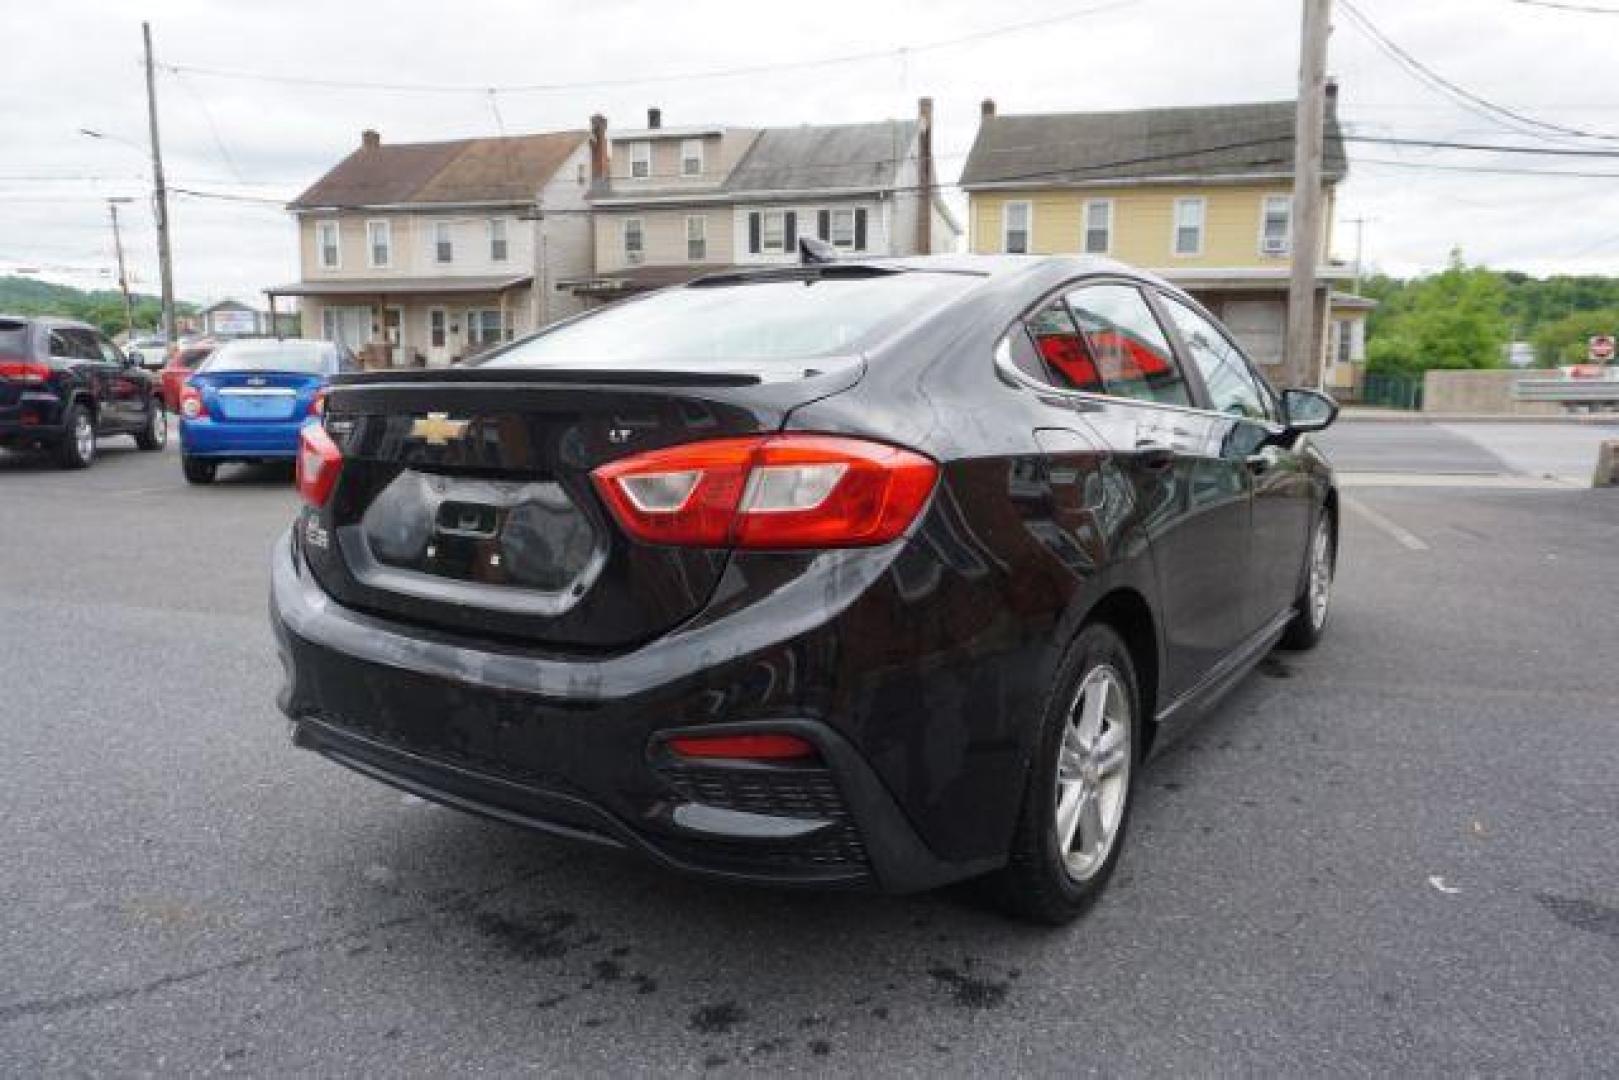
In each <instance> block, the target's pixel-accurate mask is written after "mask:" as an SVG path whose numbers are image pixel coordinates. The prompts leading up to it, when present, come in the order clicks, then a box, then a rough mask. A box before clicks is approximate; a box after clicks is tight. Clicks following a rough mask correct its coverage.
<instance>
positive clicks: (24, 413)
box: [0, 393, 65, 445]
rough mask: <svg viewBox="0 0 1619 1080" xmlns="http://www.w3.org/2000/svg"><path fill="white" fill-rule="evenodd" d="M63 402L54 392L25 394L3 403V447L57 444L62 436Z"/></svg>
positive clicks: (0, 420) (0, 413) (0, 412)
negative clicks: (35, 443)
mask: <svg viewBox="0 0 1619 1080" xmlns="http://www.w3.org/2000/svg"><path fill="white" fill-rule="evenodd" d="M62 413H63V409H62V399H61V398H60V397H58V396H57V395H55V394H50V393H21V394H18V395H16V397H15V399H14V400H13V401H12V402H11V403H10V404H0V445H5V444H11V443H30V442H54V441H56V440H57V439H60V438H61V437H62V434H63V431H64V430H65V429H64V428H63V426H62Z"/></svg>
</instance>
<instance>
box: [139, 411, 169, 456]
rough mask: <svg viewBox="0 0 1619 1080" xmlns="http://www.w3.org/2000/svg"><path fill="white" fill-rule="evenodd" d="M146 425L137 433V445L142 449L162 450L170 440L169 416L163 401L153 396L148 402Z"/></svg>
mask: <svg viewBox="0 0 1619 1080" xmlns="http://www.w3.org/2000/svg"><path fill="white" fill-rule="evenodd" d="M147 406H148V409H147V413H146V426H145V427H143V428H141V430H140V431H138V432H136V434H135V445H136V446H138V447H140V448H141V449H142V450H161V449H163V447H165V446H167V445H168V442H169V417H168V414H167V413H165V412H164V411H163V403H162V402H161V401H159V400H158V399H157V398H153V399H152V400H151V401H150V402H148V403H147Z"/></svg>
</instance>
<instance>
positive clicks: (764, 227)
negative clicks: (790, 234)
mask: <svg viewBox="0 0 1619 1080" xmlns="http://www.w3.org/2000/svg"><path fill="white" fill-rule="evenodd" d="M771 215H775V217H776V218H778V219H779V220H780V221H781V228H780V229H778V230H776V231H777V232H778V233H780V235H781V239H779V240H778V241H777V242H776V246H775V247H771V246H770V218H771ZM786 251H787V211H785V210H764V211H761V212H760V214H759V254H761V255H781V254H784V253H785V252H786Z"/></svg>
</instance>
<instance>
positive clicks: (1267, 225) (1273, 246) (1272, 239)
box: [1259, 195, 1293, 255]
mask: <svg viewBox="0 0 1619 1080" xmlns="http://www.w3.org/2000/svg"><path fill="white" fill-rule="evenodd" d="M1292 232H1293V200H1292V198H1291V197H1290V196H1287V195H1267V196H1265V216H1264V222H1263V224H1262V225H1261V226H1260V234H1259V250H1260V253H1261V254H1264V255H1286V254H1287V252H1288V246H1289V241H1290V240H1291V239H1292Z"/></svg>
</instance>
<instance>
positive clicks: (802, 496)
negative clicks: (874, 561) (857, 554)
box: [591, 434, 939, 549]
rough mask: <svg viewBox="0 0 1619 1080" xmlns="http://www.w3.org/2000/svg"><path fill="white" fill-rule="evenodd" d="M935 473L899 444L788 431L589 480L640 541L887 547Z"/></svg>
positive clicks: (705, 447) (611, 469)
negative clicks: (879, 545)
mask: <svg viewBox="0 0 1619 1080" xmlns="http://www.w3.org/2000/svg"><path fill="white" fill-rule="evenodd" d="M938 471H939V470H938V466H937V465H935V464H934V463H933V462H932V461H930V460H929V459H927V458H925V457H923V456H922V455H920V454H917V453H914V452H912V451H910V450H901V449H900V448H898V447H895V446H887V445H884V444H882V443H874V442H866V441H864V440H862V439H849V438H844V437H842V436H836V435H798V434H786V435H763V436H753V437H748V438H741V439H716V440H713V441H711V442H699V443H688V444H686V445H683V446H671V447H668V448H666V449H663V450H653V451H651V452H649V453H645V454H637V455H635V456H633V457H628V458H624V459H622V460H620V461H614V462H611V463H610V464H607V465H603V466H602V467H600V468H599V469H597V470H596V471H595V472H593V473H592V474H591V476H592V477H593V478H594V480H595V481H596V487H597V490H599V491H600V492H601V494H602V498H603V499H605V500H606V502H607V504H608V506H609V507H611V508H612V511H613V514H614V516H615V517H617V518H618V521H619V524H621V525H622V526H623V527H624V529H625V530H626V531H627V532H629V533H630V535H632V536H634V537H635V538H636V539H638V540H644V541H646V542H648V543H653V544H672V545H679V546H688V547H726V546H734V547H741V548H774V549H781V548H809V547H859V546H865V545H871V544H886V543H887V542H889V541H890V540H893V539H895V538H897V537H898V536H899V535H900V534H901V533H903V532H904V531H905V530H906V529H907V528H908V527H909V526H910V524H911V522H912V521H914V520H916V515H917V514H918V513H920V512H921V509H922V506H923V505H924V504H925V503H926V502H927V500H928V496H929V495H930V494H931V493H932V491H933V483H934V480H935V479H936V478H937V476H938Z"/></svg>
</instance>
